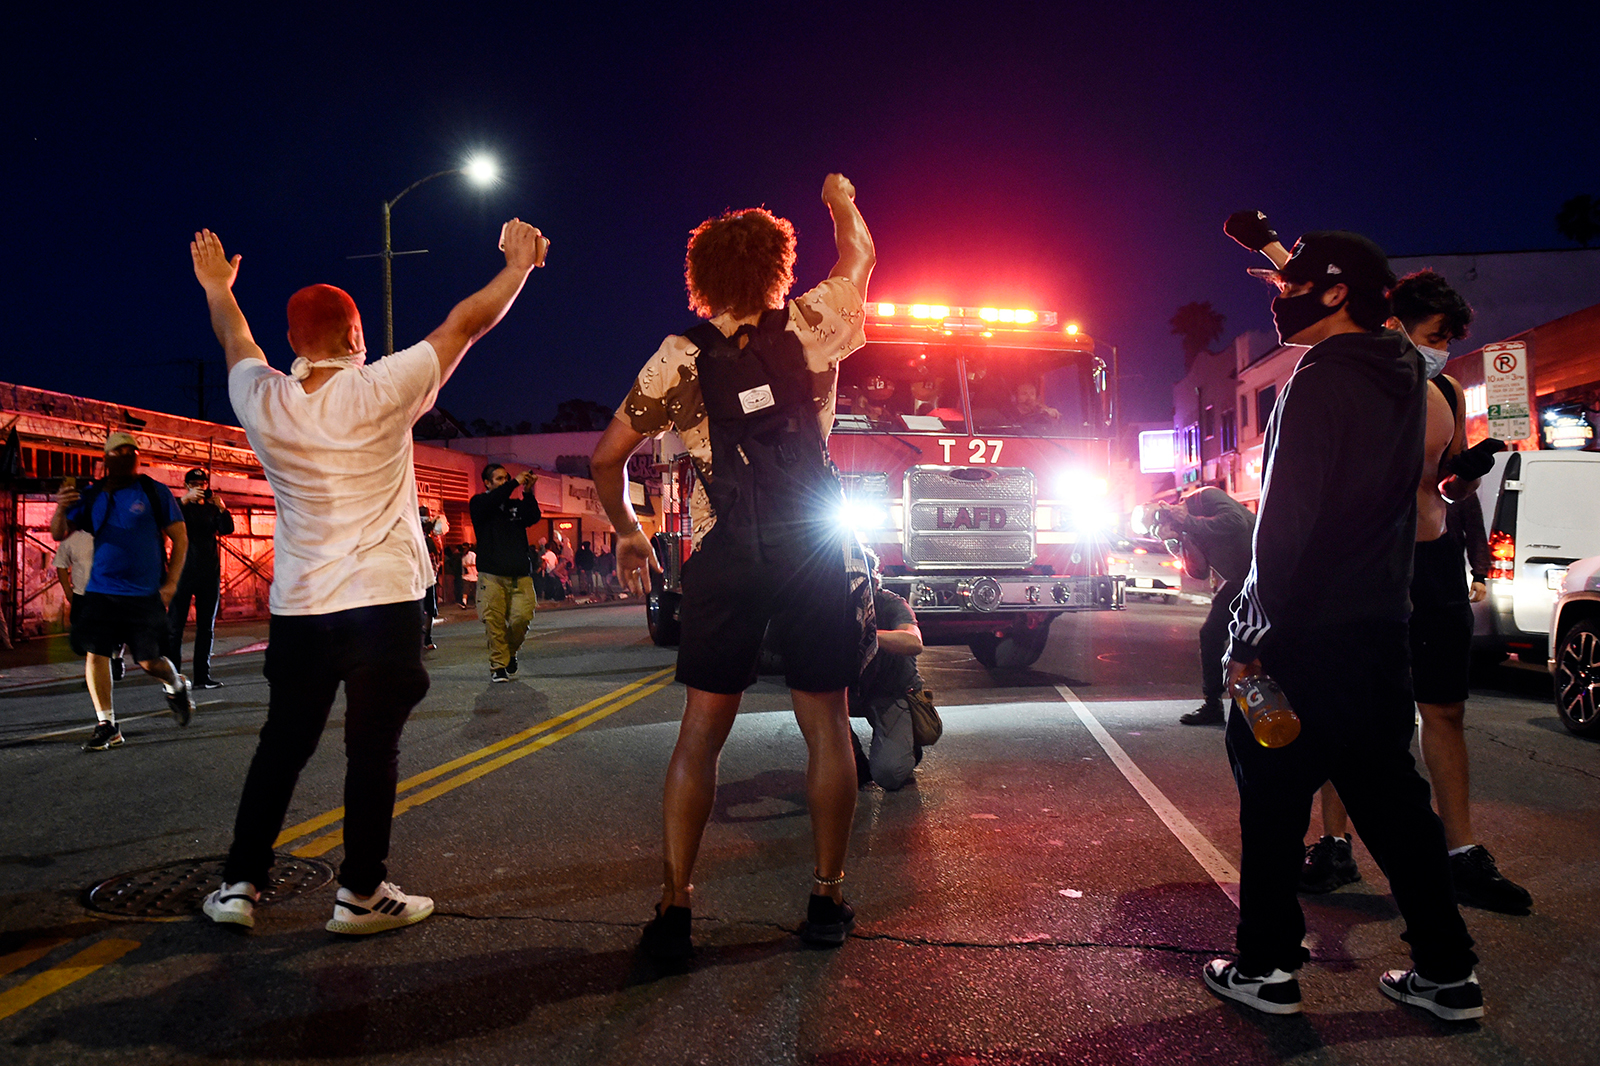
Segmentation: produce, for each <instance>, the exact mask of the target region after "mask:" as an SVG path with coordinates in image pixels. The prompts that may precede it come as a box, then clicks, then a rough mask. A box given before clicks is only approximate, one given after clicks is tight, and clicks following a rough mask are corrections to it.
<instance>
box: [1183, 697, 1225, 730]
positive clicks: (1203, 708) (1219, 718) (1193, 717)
mask: <svg viewBox="0 0 1600 1066" xmlns="http://www.w3.org/2000/svg"><path fill="white" fill-rule="evenodd" d="M1226 717H1227V716H1226V715H1224V714H1223V713H1222V701H1221V700H1206V701H1205V702H1204V703H1202V704H1201V705H1200V706H1198V707H1196V708H1195V709H1194V710H1192V711H1190V712H1189V713H1188V714H1183V715H1179V716H1178V721H1179V722H1182V723H1183V724H1184V725H1221V724H1222V723H1223V721H1224V720H1225V719H1226Z"/></svg>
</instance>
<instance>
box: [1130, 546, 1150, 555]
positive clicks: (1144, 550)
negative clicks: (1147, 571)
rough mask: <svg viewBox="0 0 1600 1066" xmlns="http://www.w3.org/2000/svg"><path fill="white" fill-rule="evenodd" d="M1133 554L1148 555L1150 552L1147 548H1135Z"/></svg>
mask: <svg viewBox="0 0 1600 1066" xmlns="http://www.w3.org/2000/svg"><path fill="white" fill-rule="evenodd" d="M1133 554H1135V555H1149V554H1150V550H1149V549H1148V548H1135V549H1133Z"/></svg>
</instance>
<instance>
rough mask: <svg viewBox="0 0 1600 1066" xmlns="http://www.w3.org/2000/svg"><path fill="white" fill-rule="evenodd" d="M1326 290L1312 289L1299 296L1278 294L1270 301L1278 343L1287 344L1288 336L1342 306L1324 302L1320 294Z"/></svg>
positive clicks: (1295, 334)
mask: <svg viewBox="0 0 1600 1066" xmlns="http://www.w3.org/2000/svg"><path fill="white" fill-rule="evenodd" d="M1327 291H1328V290H1327V289H1326V288H1321V289H1312V290H1311V291H1310V292H1305V293H1301V294H1300V295H1299V296H1279V297H1277V298H1276V299H1274V300H1273V301H1272V321H1273V324H1274V325H1276V326H1277V327H1278V341H1279V343H1280V344H1288V343H1289V338H1290V337H1294V336H1298V335H1299V334H1300V332H1301V331H1302V330H1306V329H1310V328H1311V327H1312V326H1314V325H1316V324H1317V323H1318V322H1321V321H1322V320H1323V319H1325V318H1327V317H1328V316H1329V315H1331V314H1335V313H1337V312H1338V310H1339V308H1341V307H1343V306H1344V304H1335V305H1334V306H1332V307H1329V306H1327V305H1326V304H1324V303H1323V302H1322V294H1323V293H1325V292H1327Z"/></svg>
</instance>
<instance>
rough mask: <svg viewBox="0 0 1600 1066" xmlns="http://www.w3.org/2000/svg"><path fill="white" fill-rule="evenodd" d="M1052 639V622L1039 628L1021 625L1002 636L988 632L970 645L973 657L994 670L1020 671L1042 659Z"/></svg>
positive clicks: (975, 638)
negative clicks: (1046, 646)
mask: <svg viewBox="0 0 1600 1066" xmlns="http://www.w3.org/2000/svg"><path fill="white" fill-rule="evenodd" d="M1049 640H1050V626H1049V623H1046V624H1045V625H1042V626H1040V627H1039V628H1038V629H1027V628H1025V627H1023V626H1021V625H1018V626H1017V627H1016V628H1014V629H1012V630H1011V631H1010V632H1009V633H1007V634H1006V635H1005V636H1003V637H995V636H993V635H991V634H987V633H986V634H984V635H983V636H981V637H974V638H972V639H971V640H970V641H968V642H967V647H969V648H971V649H972V657H973V658H974V659H977V660H978V661H979V662H980V663H982V664H983V665H984V666H987V667H988V668H989V669H991V670H1021V669H1023V668H1025V667H1029V666H1032V665H1033V664H1034V663H1036V662H1038V661H1039V656H1041V655H1043V654H1044V646H1045V644H1046V643H1048V642H1049Z"/></svg>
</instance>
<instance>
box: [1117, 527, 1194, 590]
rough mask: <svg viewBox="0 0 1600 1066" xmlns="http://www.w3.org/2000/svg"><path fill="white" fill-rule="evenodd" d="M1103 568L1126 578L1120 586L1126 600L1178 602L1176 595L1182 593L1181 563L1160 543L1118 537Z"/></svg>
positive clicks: (1145, 539) (1140, 538)
mask: <svg viewBox="0 0 1600 1066" xmlns="http://www.w3.org/2000/svg"><path fill="white" fill-rule="evenodd" d="M1106 569H1107V570H1108V571H1109V572H1110V573H1113V574H1121V575H1123V577H1125V578H1127V580H1126V581H1125V582H1124V583H1123V595H1124V596H1125V597H1129V598H1131V597H1134V596H1143V597H1144V598H1146V599H1150V600H1153V599H1156V598H1158V597H1159V598H1160V599H1161V600H1162V602H1164V603H1177V602H1178V594H1179V593H1180V592H1182V591H1183V563H1182V562H1181V561H1179V560H1178V559H1175V558H1173V557H1172V555H1171V554H1169V553H1168V552H1167V547H1166V545H1165V544H1163V543H1162V542H1161V541H1159V540H1152V539H1150V538H1147V537H1136V538H1133V539H1131V540H1130V539H1127V538H1123V537H1119V538H1117V540H1116V542H1115V543H1114V544H1113V545H1112V547H1111V552H1110V554H1109V555H1107V556H1106Z"/></svg>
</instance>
